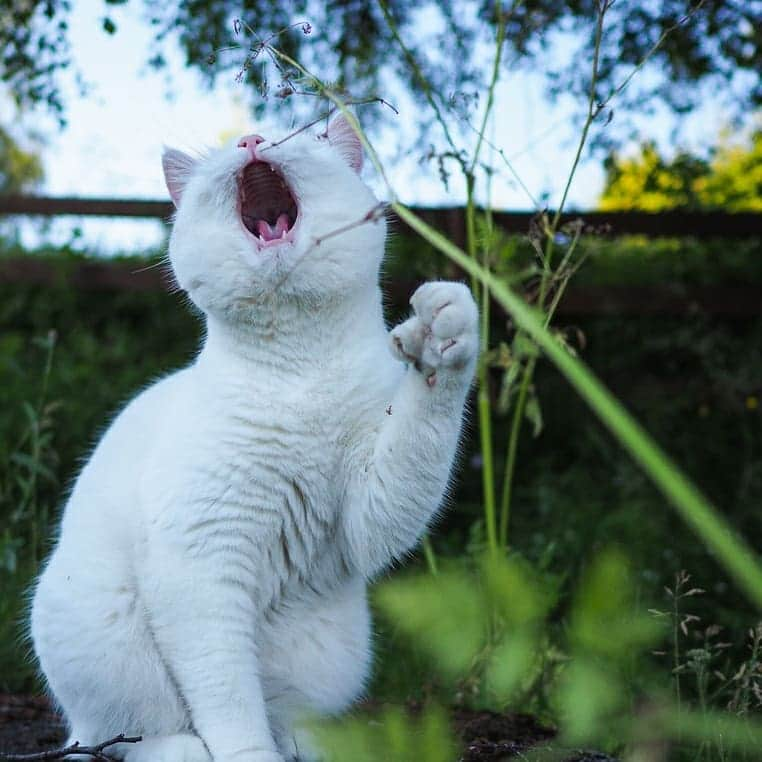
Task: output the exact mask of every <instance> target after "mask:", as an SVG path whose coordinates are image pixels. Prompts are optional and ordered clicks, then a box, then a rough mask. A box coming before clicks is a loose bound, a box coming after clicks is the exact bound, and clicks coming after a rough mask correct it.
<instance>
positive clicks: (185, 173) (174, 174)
mask: <svg viewBox="0 0 762 762" xmlns="http://www.w3.org/2000/svg"><path fill="white" fill-rule="evenodd" d="M161 165H162V167H163V168H164V181H165V182H166V183H167V190H168V191H169V195H170V197H171V198H172V203H173V204H174V205H175V206H176V207H177V206H179V205H180V197H181V196H182V194H183V191H184V190H185V186H186V185H187V183H188V180H189V178H190V176H191V172H193V167H194V165H195V161H194V160H193V159H192V158H191V157H190V156H188V154H186V153H183V152H182V151H178V150H177V149H176V148H165V149H164V153H163V154H162V156H161Z"/></svg>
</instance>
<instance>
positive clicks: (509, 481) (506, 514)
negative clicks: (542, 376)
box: [500, 357, 536, 547]
mask: <svg viewBox="0 0 762 762" xmlns="http://www.w3.org/2000/svg"><path fill="white" fill-rule="evenodd" d="M535 363H536V358H534V357H531V358H530V359H529V361H528V362H527V364H526V367H525V368H524V372H523V374H522V376H521V385H520V386H519V393H518V396H517V397H516V405H515V407H514V408H513V417H512V418H511V431H510V435H509V437H508V453H507V454H506V457H505V469H504V470H503V492H502V496H501V498H500V545H501V546H502V547H505V546H506V545H507V544H508V525H509V522H510V519H511V498H512V497H513V494H512V493H513V476H514V472H515V469H516V454H517V452H518V448H519V433H520V432H521V424H522V423H523V420H524V410H525V409H526V400H527V392H528V391H529V385H530V384H531V382H532V375H533V373H534V366H535Z"/></svg>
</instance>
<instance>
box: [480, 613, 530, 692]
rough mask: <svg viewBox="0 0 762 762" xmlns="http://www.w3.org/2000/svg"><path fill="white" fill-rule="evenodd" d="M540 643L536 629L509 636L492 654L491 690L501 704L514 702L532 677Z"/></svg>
mask: <svg viewBox="0 0 762 762" xmlns="http://www.w3.org/2000/svg"><path fill="white" fill-rule="evenodd" d="M539 640H540V636H539V633H538V632H537V631H535V630H534V628H524V629H522V630H521V631H519V632H516V633H512V634H511V633H509V634H508V635H506V637H505V638H504V639H503V641H502V642H501V643H500V644H499V645H498V646H497V648H496V649H495V650H494V652H493V653H492V656H491V658H490V660H489V663H488V665H487V669H486V678H487V686H488V687H489V689H490V690H491V691H493V692H494V693H495V695H496V696H497V697H498V699H499V700H500V701H510V700H511V699H512V698H513V697H514V694H515V692H516V690H517V689H518V688H519V687H520V686H521V684H522V682H524V681H525V680H526V679H527V677H528V676H529V674H530V672H531V670H532V667H533V666H534V661H535V657H536V655H537V647H538V642H539Z"/></svg>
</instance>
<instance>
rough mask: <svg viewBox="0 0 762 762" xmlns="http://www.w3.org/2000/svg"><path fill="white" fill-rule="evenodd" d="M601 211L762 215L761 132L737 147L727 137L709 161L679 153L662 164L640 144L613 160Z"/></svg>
mask: <svg viewBox="0 0 762 762" xmlns="http://www.w3.org/2000/svg"><path fill="white" fill-rule="evenodd" d="M604 166H605V169H606V185H605V187H604V190H603V193H602V195H601V197H600V201H599V208H600V209H602V210H604V211H623V210H627V209H641V210H644V211H648V212H659V211H662V210H664V209H725V210H728V211H734V212H740V211H762V129H757V130H755V131H754V132H753V133H752V134H751V136H750V138H749V140H748V141H746V142H745V143H742V144H739V143H737V142H731V141H730V140H729V139H728V137H727V136H725V137H723V138H721V140H720V143H719V145H718V146H717V148H715V149H714V151H713V152H712V155H711V156H710V157H709V158H708V159H702V158H700V157H697V156H694V155H692V154H690V153H687V152H679V153H677V154H676V155H675V157H674V158H673V159H671V160H666V159H665V158H664V157H663V156H662V155H661V154H660V153H659V151H658V150H657V148H656V146H655V144H654V143H644V144H643V145H641V147H640V152H639V154H638V155H637V156H635V157H633V158H620V157H619V156H618V155H617V154H616V153H614V154H611V155H610V156H609V157H608V158H607V159H606V162H605V165H604Z"/></svg>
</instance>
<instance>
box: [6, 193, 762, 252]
mask: <svg viewBox="0 0 762 762" xmlns="http://www.w3.org/2000/svg"><path fill="white" fill-rule="evenodd" d="M173 211H174V207H173V206H172V204H171V203H170V202H169V201H160V200H140V199H108V198H45V197H42V196H0V215H24V216H27V215H29V216H36V215H40V216H44V217H56V216H65V215H75V216H95V217H134V218H146V219H150V218H153V219H160V220H164V221H169V219H170V218H171V216H172V212H173ZM413 211H414V212H415V213H416V214H417V215H418V216H420V217H421V218H422V219H423V220H424V221H425V222H427V223H429V224H431V225H433V226H434V227H436V228H439V229H440V230H442V231H443V232H445V233H447V235H448V236H450V238H452V239H453V240H454V241H455V243H462V239H463V231H464V229H465V219H464V214H465V213H464V210H463V208H462V207H443V208H430V207H414V208H413ZM550 213H551V214H552V211H551V212H550ZM492 217H493V220H494V222H495V224H497V225H498V226H499V227H501V228H503V230H506V231H507V232H509V233H526V232H527V231H528V230H529V227H530V224H531V222H532V220H533V219H534V218H535V213H534V212H493V215H492ZM578 219H582V220H583V221H584V224H585V228H586V229H589V230H590V232H594V233H595V234H596V235H623V234H642V235H647V236H650V237H656V236H694V237H696V238H753V237H762V214H760V213H756V212H686V211H667V212H658V213H652V212H569V213H568V214H564V215H563V217H562V220H563V221H565V222H572V221H574V220H578ZM394 224H395V225H396V226H398V228H405V225H404V224H403V223H402V222H401V221H399V220H396V221H395V223H394Z"/></svg>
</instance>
